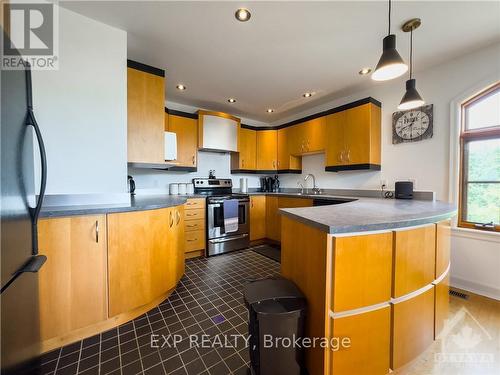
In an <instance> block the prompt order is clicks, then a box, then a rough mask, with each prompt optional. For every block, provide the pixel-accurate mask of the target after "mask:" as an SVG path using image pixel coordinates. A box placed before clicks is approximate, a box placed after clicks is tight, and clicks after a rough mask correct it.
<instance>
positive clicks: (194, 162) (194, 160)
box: [192, 155, 196, 165]
mask: <svg viewBox="0 0 500 375" xmlns="http://www.w3.org/2000/svg"><path fill="white" fill-rule="evenodd" d="M192 160H193V165H195V164H196V157H195V156H194V155H193V158H192Z"/></svg>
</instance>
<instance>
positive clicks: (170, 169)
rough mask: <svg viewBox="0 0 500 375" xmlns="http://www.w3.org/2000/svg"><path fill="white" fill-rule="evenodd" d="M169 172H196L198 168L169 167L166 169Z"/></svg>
mask: <svg viewBox="0 0 500 375" xmlns="http://www.w3.org/2000/svg"><path fill="white" fill-rule="evenodd" d="M168 171H170V172H197V171H198V167H170V168H168Z"/></svg>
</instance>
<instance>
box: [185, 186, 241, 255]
mask: <svg viewBox="0 0 500 375" xmlns="http://www.w3.org/2000/svg"><path fill="white" fill-rule="evenodd" d="M193 184H194V192H195V193H196V194H203V195H206V196H207V245H208V246H207V255H208V256H211V255H217V254H222V253H227V252H229V251H233V250H240V249H245V248H247V247H248V246H249V245H250V235H249V234H250V218H249V215H250V211H249V202H250V198H249V196H248V195H247V194H239V193H233V192H232V189H233V182H232V181H231V179H216V178H194V179H193ZM228 199H236V200H238V230H237V231H234V232H230V233H226V232H225V228H224V201H226V200H228Z"/></svg>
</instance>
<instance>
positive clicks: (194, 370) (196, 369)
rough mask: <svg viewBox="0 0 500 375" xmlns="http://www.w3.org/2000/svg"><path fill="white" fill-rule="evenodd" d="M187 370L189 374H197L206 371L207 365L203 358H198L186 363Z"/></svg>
mask: <svg viewBox="0 0 500 375" xmlns="http://www.w3.org/2000/svg"><path fill="white" fill-rule="evenodd" d="M185 367H186V371H187V373H188V374H189V375H197V374H199V373H201V372H203V371H205V369H206V368H205V365H204V363H203V361H202V360H201V358H196V359H195V360H194V361H192V362H190V363H188V364H186V365H185Z"/></svg>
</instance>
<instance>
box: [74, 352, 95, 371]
mask: <svg viewBox="0 0 500 375" xmlns="http://www.w3.org/2000/svg"><path fill="white" fill-rule="evenodd" d="M97 365H99V354H96V355H93V356H92V357H88V358H84V359H82V360H81V361H80V366H79V369H78V371H84V370H88V369H89V368H92V367H94V366H97Z"/></svg>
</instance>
